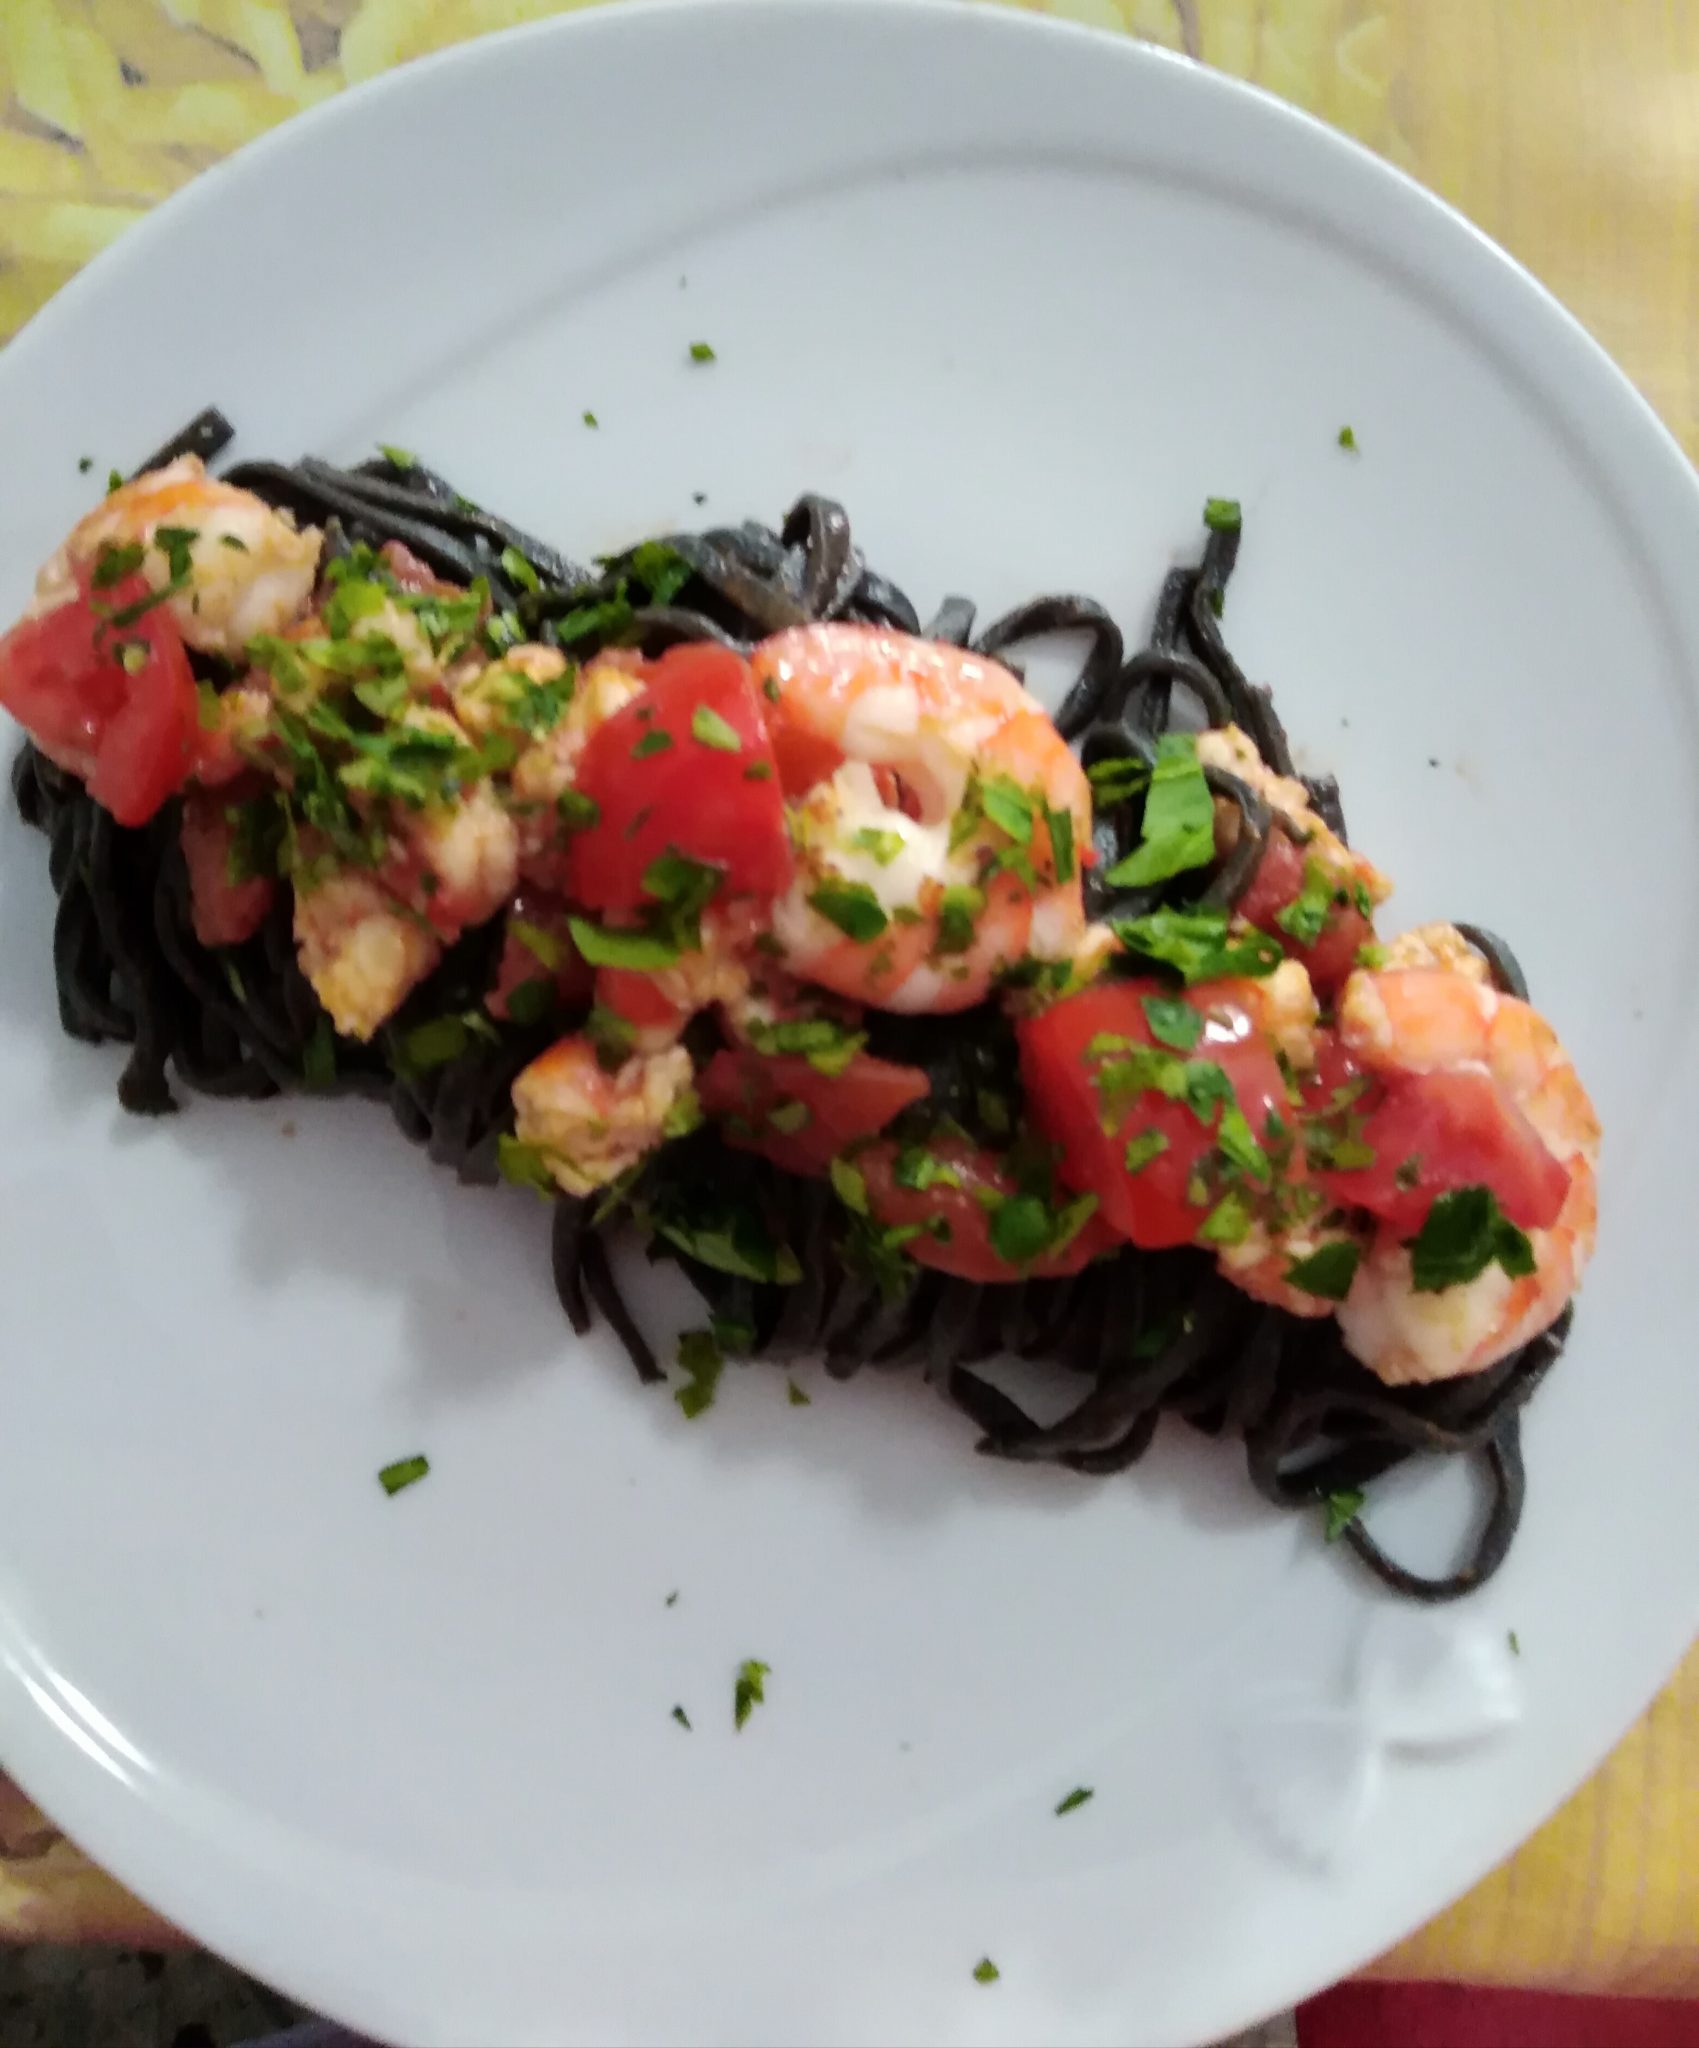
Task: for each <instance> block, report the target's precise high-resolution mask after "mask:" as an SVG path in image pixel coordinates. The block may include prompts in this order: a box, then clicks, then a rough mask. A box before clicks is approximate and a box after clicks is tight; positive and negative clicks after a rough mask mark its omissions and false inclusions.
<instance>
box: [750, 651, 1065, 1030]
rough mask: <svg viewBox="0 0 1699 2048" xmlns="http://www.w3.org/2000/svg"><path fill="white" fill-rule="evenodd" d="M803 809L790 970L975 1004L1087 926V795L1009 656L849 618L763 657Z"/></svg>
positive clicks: (780, 935)
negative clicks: (995, 657)
mask: <svg viewBox="0 0 1699 2048" xmlns="http://www.w3.org/2000/svg"><path fill="white" fill-rule="evenodd" d="M752 665H753V672H754V678H755V682H756V684H757V686H758V687H759V688H760V689H761V690H762V691H763V693H764V694H765V696H766V697H767V699H768V700H769V702H770V703H771V705H772V707H773V708H772V711H771V712H770V714H769V721H770V724H771V726H772V729H773V742H774V749H775V752H776V754H777V757H778V760H779V765H780V772H781V774H782V775H783V777H784V780H785V786H786V789H787V791H789V792H790V793H791V794H792V796H793V797H794V798H795V803H794V807H793V810H792V814H791V816H792V834H793V839H794V841H795V847H796V856H797V865H796V876H795V879H794V881H793V882H792V884H791V887H790V888H789V890H788V891H787V892H786V893H785V895H784V896H782V897H781V898H780V899H779V900H778V902H777V904H776V906H775V911H774V936H775V937H776V939H777V941H778V944H779V947H780V949H781V955H782V958H783V960H784V964H785V965H786V966H787V967H788V968H789V969H790V971H791V972H792V973H793V974H796V975H798V976H800V977H801V978H802V979H803V980H805V981H811V982H815V983H817V984H818V985H819V986H821V987H823V988H827V989H831V990H833V991H834V992H835V993H836V994H839V995H843V996H849V997H852V998H854V999H855V1000H857V1001H859V1002H865V1003H871V1004H873V1005H874V1006H876V1007H878V1008H881V1009H887V1010H902V1011H909V1012H914V1011H933V1012H937V1011H951V1010H962V1009H966V1008H968V1007H969V1006H970V1005H972V1004H974V1003H977V1002H979V1001H981V1000H982V999H983V997H984V996H985V995H986V994H987V993H988V991H989V990H990V988H991V986H992V984H993V983H994V981H995V980H996V979H997V977H998V976H999V974H1001V973H1003V972H1005V971H1007V970H1008V969H1009V968H1011V967H1013V966H1014V965H1015V964H1016V963H1017V962H1019V961H1021V960H1022V959H1025V958H1028V957H1035V958H1040V959H1045V960H1058V959H1072V958H1073V957H1074V955H1075V952H1076V950H1077V949H1078V947H1079V945H1080V943H1081V940H1082V937H1083V935H1084V933H1085V929H1086V919H1085V912H1084V907H1083V903H1082V899H1081V890H1080V852H1081V850H1082V849H1084V848H1086V847H1087V846H1088V845H1089V844H1090V831H1091V799H1090V787H1089V784H1088V783H1087V781H1086V777H1085V773H1084V771H1083V770H1082V769H1081V767H1080V765H1079V763H1078V762H1077V761H1076V760H1075V759H1074V757H1073V755H1072V754H1071V753H1070V752H1069V750H1068V747H1067V744H1066V742H1065V741H1064V740H1063V739H1062V737H1061V735H1060V734H1059V733H1058V732H1057V730H1056V728H1055V726H1054V725H1053V724H1052V723H1051V721H1050V719H1049V717H1048V716H1047V715H1046V714H1045V712H1044V710H1043V709H1042V708H1041V706H1040V705H1039V704H1038V703H1037V701H1036V700H1035V699H1034V698H1032V697H1030V696H1029V695H1028V694H1027V692H1026V691H1025V690H1024V689H1023V688H1022V687H1021V685H1020V683H1019V682H1018V681H1017V680H1016V678H1015V677H1014V676H1013V675H1011V674H1010V673H1009V671H1008V670H1007V669H1006V668H1003V667H1002V666H1001V665H1000V664H999V663H997V662H995V661H991V660H988V659H986V658H985V657H984V656H982V655H976V654H970V653H967V652H965V651H964V650H963V649H961V648H958V647H952V646H947V645H943V644H940V643H936V642H931V641H925V640H918V639H914V638H912V637H910V636H909V635H907V634H904V633H895V632H888V631H885V630H884V629H882V628H875V627H870V626H853V625H824V626H804V627H798V628H796V629H794V630H793V631H790V632H786V633H780V634H777V635H776V636H774V637H773V638H772V639H769V640H765V641H763V642H762V643H761V645H760V646H758V647H757V648H756V650H755V654H754V657H753V664H752Z"/></svg>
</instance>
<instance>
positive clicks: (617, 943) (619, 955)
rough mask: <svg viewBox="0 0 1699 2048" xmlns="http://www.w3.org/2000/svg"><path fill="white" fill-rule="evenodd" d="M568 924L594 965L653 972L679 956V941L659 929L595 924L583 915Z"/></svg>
mask: <svg viewBox="0 0 1699 2048" xmlns="http://www.w3.org/2000/svg"><path fill="white" fill-rule="evenodd" d="M567 925H568V928H569V929H570V931H571V933H572V943H573V944H574V945H575V946H576V947H577V948H578V950H579V952H580V953H582V954H583V956H584V958H585V959H586V960H587V961H588V962H589V963H590V965H591V966H592V967H631V968H635V969H636V970H637V971H638V972H639V973H640V974H652V973H653V972H654V971H655V969H656V968H658V967H671V966H672V965H673V964H674V963H675V962H676V960H677V959H678V955H679V948H678V945H677V943H676V942H675V941H674V940H672V939H670V938H667V937H664V936H662V935H660V934H658V933H656V932H652V931H639V930H635V929H633V930H626V929H623V928H621V927H617V926H613V925H599V924H591V923H589V921H588V920H587V919H585V918H582V917H573V918H568V920H567Z"/></svg>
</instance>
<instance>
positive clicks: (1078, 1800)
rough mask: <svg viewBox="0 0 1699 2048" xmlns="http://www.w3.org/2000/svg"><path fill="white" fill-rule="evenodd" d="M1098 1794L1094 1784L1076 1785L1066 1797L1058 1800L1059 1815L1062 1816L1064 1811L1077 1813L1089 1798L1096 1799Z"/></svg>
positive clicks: (1057, 1810)
mask: <svg viewBox="0 0 1699 2048" xmlns="http://www.w3.org/2000/svg"><path fill="white" fill-rule="evenodd" d="M1096 1796H1097V1792H1096V1788H1095V1787H1094V1786H1091V1785H1076V1786H1075V1787H1074V1789H1073V1790H1072V1791H1071V1792H1070V1793H1069V1794H1068V1796H1067V1798H1066V1799H1059V1800H1057V1802H1056V1812H1057V1816H1058V1817H1060V1816H1061V1815H1062V1814H1064V1813H1077V1812H1078V1811H1079V1809H1080V1808H1081V1807H1082V1806H1084V1804H1085V1803H1086V1801H1087V1800H1088V1799H1095V1798H1096Z"/></svg>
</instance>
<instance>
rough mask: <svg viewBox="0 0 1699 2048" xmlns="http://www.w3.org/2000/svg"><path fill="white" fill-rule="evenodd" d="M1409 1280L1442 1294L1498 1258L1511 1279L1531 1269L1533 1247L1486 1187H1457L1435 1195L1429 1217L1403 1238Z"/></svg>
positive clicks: (1427, 1291) (1420, 1289)
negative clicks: (1411, 1233) (1418, 1228)
mask: <svg viewBox="0 0 1699 2048" xmlns="http://www.w3.org/2000/svg"><path fill="white" fill-rule="evenodd" d="M1405 1243H1406V1247H1407V1249H1408V1250H1409V1253H1410V1284H1411V1286H1412V1287H1414V1289H1415V1290H1416V1292H1417V1293H1418V1294H1440V1293H1443V1292H1444V1291H1445V1289H1446V1288H1448V1287H1465V1286H1467V1285H1468V1283H1469V1282H1470V1281H1471V1280H1476V1279H1479V1277H1480V1276H1481V1274H1482V1273H1484V1272H1485V1271H1486V1269H1487V1267H1488V1266H1490V1265H1491V1264H1492V1262H1493V1261H1494V1260H1495V1259H1496V1260H1497V1261H1498V1263H1499V1264H1500V1265H1501V1266H1502V1267H1503V1268H1504V1270H1505V1272H1506V1273H1508V1274H1509V1275H1510V1277H1511V1278H1512V1279H1521V1278H1524V1277H1525V1276H1526V1275H1527V1274H1529V1273H1531V1272H1533V1270H1534V1247H1533V1246H1532V1244H1530V1242H1529V1241H1528V1235H1527V1232H1526V1231H1523V1230H1519V1229H1518V1228H1517V1227H1516V1225H1515V1224H1514V1223H1512V1222H1511V1220H1510V1218H1509V1217H1508V1216H1506V1215H1505V1213H1504V1211H1503V1210H1502V1209H1501V1208H1500V1207H1499V1205H1498V1197H1497V1196H1496V1195H1494V1193H1493V1192H1492V1190H1491V1189H1490V1188H1484V1187H1470V1188H1455V1189H1453V1190H1452V1191H1451V1193H1449V1194H1445V1195H1438V1196H1436V1197H1435V1198H1434V1203H1433V1207H1432V1208H1431V1209H1429V1211H1428V1215H1427V1221H1426V1222H1425V1223H1424V1224H1423V1225H1422V1227H1421V1229H1420V1230H1419V1231H1418V1232H1417V1234H1416V1235H1415V1236H1414V1237H1413V1238H1408V1239H1406V1240H1405Z"/></svg>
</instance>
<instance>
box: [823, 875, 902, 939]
mask: <svg viewBox="0 0 1699 2048" xmlns="http://www.w3.org/2000/svg"><path fill="white" fill-rule="evenodd" d="M808 901H809V906H810V908H811V909H814V910H817V911H818V912H819V913H820V915H821V916H822V917H823V918H825V920H826V922H827V923H828V924H835V925H836V926H837V928H838V930H839V931H841V932H842V933H843V934H844V935H845V937H846V938H851V939H856V940H858V941H860V942H862V943H864V944H865V943H866V942H867V941H868V940H869V939H876V938H878V936H879V935H880V933H881V932H882V931H884V929H885V927H886V926H887V925H888V924H889V923H890V921H891V920H890V919H889V918H888V917H887V916H886V915H885V906H884V905H883V904H882V903H881V902H880V901H879V899H878V897H877V896H875V895H874V893H873V891H872V890H871V889H870V888H869V887H868V886H867V884H866V883H865V882H822V883H821V885H820V887H819V888H818V889H815V890H813V891H812V892H811V893H810V895H809V898H808Z"/></svg>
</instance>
